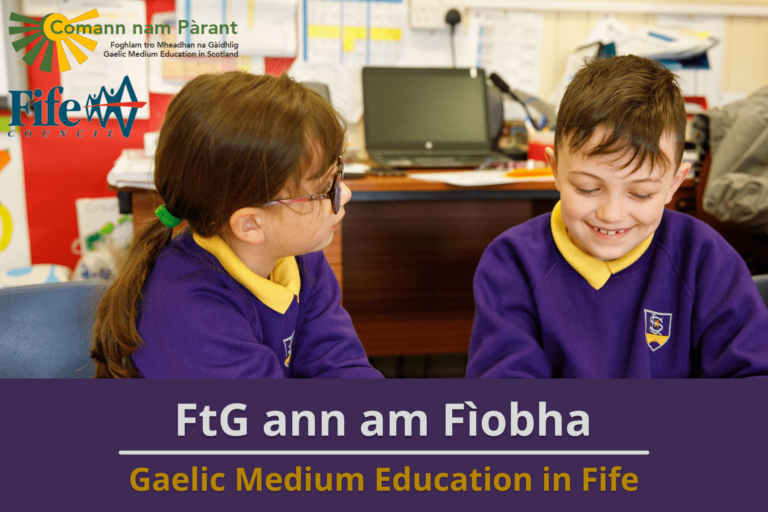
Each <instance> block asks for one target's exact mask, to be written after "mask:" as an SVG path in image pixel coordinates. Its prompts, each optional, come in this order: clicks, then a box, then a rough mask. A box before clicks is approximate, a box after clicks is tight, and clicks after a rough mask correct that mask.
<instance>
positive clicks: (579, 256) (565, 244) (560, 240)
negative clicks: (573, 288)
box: [550, 201, 653, 290]
mask: <svg viewBox="0 0 768 512" xmlns="http://www.w3.org/2000/svg"><path fill="white" fill-rule="evenodd" d="M550 223H551V227H552V236H553V237H554V239H555V245H557V248H558V250H559V251H560V254H562V255H563V258H565V261H567V262H568V263H569V264H570V265H571V266H572V267H573V268H574V270H576V272H578V273H579V274H581V276H582V277H583V278H584V279H586V280H587V282H588V283H589V285H590V286H591V287H592V288H594V289H595V290H599V289H600V288H602V287H603V286H604V285H605V283H607V282H608V278H609V277H611V275H613V274H616V273H617V272H621V271H622V270H624V269H625V268H627V267H628V266H630V265H631V264H633V263H634V262H636V261H637V260H638V259H639V258H640V256H642V255H643V253H644V252H645V251H646V250H647V249H648V247H650V245H651V241H652V240H653V234H651V236H649V237H648V238H646V239H645V240H643V242H642V243H641V244H640V245H638V246H637V247H635V248H634V249H632V250H631V251H629V252H628V253H627V254H625V255H624V256H622V257H621V258H619V259H616V260H612V261H602V260H599V259H597V258H595V257H594V256H590V255H589V254H587V253H585V252H584V251H582V250H581V249H579V248H578V247H577V246H576V244H574V243H573V241H571V238H570V237H569V236H568V230H567V229H565V222H563V215H562V213H561V211H560V201H558V202H557V204H556V205H555V208H554V210H552V219H551V222H550Z"/></svg>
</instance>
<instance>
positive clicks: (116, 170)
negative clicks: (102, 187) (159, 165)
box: [107, 149, 155, 190]
mask: <svg viewBox="0 0 768 512" xmlns="http://www.w3.org/2000/svg"><path fill="white" fill-rule="evenodd" d="M154 169H155V161H154V159H152V158H147V157H146V155H145V154H144V150H143V149H124V150H123V151H122V152H121V153H120V156H119V157H118V159H117V160H115V164H114V166H113V167H112V170H110V171H109V174H107V183H109V184H110V185H112V186H113V187H117V188H121V187H132V188H145V189H150V190H151V189H154V188H155V176H154Z"/></svg>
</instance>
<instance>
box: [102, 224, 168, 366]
mask: <svg viewBox="0 0 768 512" xmlns="http://www.w3.org/2000/svg"><path fill="white" fill-rule="evenodd" d="M170 234H171V228H168V227H166V226H165V225H163V223H162V222H161V221H160V220H159V219H157V218H154V219H153V220H152V221H149V222H147V223H146V224H144V225H143V226H140V227H138V228H137V231H136V232H135V233H134V236H133V240H132V242H131V245H130V248H129V249H128V253H127V255H126V256H125V259H124V260H123V261H122V262H121V264H120V265H119V266H118V271H117V273H116V275H115V277H114V279H113V280H112V283H111V284H110V286H109V288H107V291H106V292H105V293H104V296H103V297H102V299H101V301H100V302H99V305H98V306H97V308H96V314H95V315H94V324H93V337H92V344H91V358H93V361H94V363H95V364H96V375H95V376H96V378H131V377H139V376H140V375H139V372H138V371H137V370H136V368H135V367H134V366H133V364H132V363H131V354H132V353H133V352H134V351H135V350H136V349H137V348H139V345H140V344H141V343H142V340H141V337H140V336H139V332H138V330H137V329H136V316H137V314H138V307H139V304H140V302H141V291H142V289H143V288H144V281H146V280H147V276H149V272H150V270H152V265H153V264H154V263H155V259H156V258H157V255H158V254H160V250H161V249H162V248H163V247H164V246H165V244H166V242H167V241H168V239H169V238H170Z"/></svg>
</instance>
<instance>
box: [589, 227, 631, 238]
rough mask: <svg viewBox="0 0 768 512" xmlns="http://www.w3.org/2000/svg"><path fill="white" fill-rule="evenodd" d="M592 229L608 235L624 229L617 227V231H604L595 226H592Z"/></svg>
mask: <svg viewBox="0 0 768 512" xmlns="http://www.w3.org/2000/svg"><path fill="white" fill-rule="evenodd" d="M592 229H594V230H595V231H599V232H601V233H602V234H604V235H608V236H613V235H615V234H617V233H618V234H621V233H623V232H624V231H625V230H623V229H619V230H618V231H606V230H605V229H600V228H596V227H594V226H592Z"/></svg>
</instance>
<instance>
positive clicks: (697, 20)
mask: <svg viewBox="0 0 768 512" xmlns="http://www.w3.org/2000/svg"><path fill="white" fill-rule="evenodd" d="M656 22H657V23H658V25H659V26H660V27H670V28H681V29H685V30H691V31H696V32H705V33H709V34H711V35H712V36H713V37H715V38H717V39H719V40H720V41H721V42H720V44H718V45H716V46H714V47H712V48H710V49H709V50H707V58H708V59H709V69H708V70H688V69H682V70H676V71H675V74H676V75H678V76H679V77H680V86H681V87H682V89H683V94H685V95H686V96H705V97H706V98H707V103H708V104H709V105H710V106H713V105H715V104H717V103H718V100H719V98H720V81H721V79H722V76H723V58H724V57H723V49H724V45H723V43H722V41H724V39H725V18H724V17H723V16H705V15H693V16H689V15H674V14H659V15H657V16H656Z"/></svg>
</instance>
